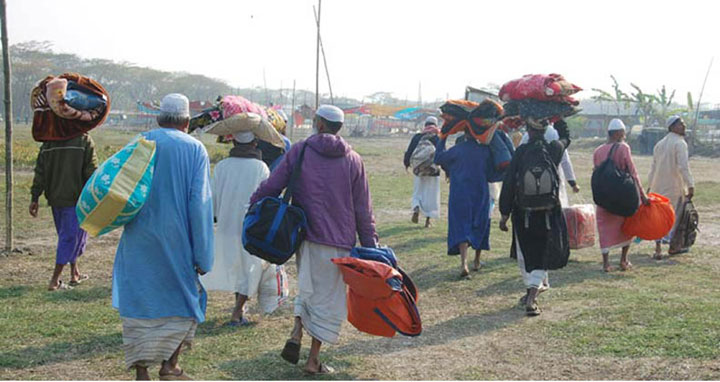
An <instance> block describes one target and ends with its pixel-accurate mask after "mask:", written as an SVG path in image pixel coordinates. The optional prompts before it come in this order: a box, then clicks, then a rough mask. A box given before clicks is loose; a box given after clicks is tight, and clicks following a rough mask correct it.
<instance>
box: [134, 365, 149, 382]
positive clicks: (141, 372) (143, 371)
mask: <svg viewBox="0 0 720 382" xmlns="http://www.w3.org/2000/svg"><path fill="white" fill-rule="evenodd" d="M135 380H136V381H150V380H152V378H150V373H148V369H147V367H140V366H135Z"/></svg>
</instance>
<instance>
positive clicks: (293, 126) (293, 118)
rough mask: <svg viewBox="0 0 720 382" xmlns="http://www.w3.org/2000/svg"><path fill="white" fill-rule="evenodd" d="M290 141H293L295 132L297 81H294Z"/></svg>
mask: <svg viewBox="0 0 720 382" xmlns="http://www.w3.org/2000/svg"><path fill="white" fill-rule="evenodd" d="M289 119H290V140H292V139H293V131H295V80H293V95H292V107H291V108H290V118H289Z"/></svg>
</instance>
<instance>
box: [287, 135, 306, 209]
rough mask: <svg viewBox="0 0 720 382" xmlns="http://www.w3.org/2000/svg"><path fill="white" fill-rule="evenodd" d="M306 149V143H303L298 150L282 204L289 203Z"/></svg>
mask: <svg viewBox="0 0 720 382" xmlns="http://www.w3.org/2000/svg"><path fill="white" fill-rule="evenodd" d="M306 148H307V142H305V143H303V147H302V149H300V156H299V157H298V160H297V162H295V165H293V170H292V173H291V174H290V181H289V182H288V185H287V188H286V189H285V194H284V195H283V202H284V203H289V202H290V198H292V194H293V191H294V189H295V184H296V183H297V179H298V177H299V176H300V166H301V165H302V161H303V158H305V149H306Z"/></svg>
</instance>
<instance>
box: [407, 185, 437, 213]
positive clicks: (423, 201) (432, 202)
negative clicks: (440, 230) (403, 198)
mask: <svg viewBox="0 0 720 382" xmlns="http://www.w3.org/2000/svg"><path fill="white" fill-rule="evenodd" d="M416 207H417V208H419V209H420V212H421V213H422V214H423V216H425V217H428V218H433V219H437V218H439V217H440V177H439V176H415V182H414V184H413V197H412V208H413V210H414V209H415V208H416Z"/></svg>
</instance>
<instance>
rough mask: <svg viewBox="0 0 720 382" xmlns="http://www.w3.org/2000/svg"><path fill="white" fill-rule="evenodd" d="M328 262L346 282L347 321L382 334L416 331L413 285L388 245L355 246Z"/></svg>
mask: <svg viewBox="0 0 720 382" xmlns="http://www.w3.org/2000/svg"><path fill="white" fill-rule="evenodd" d="M332 262H333V263H335V265H337V266H338V267H339V268H340V271H341V272H342V275H343V280H344V281H345V283H346V284H347V285H348V294H347V306H348V321H349V322H350V323H351V324H352V325H353V326H354V327H355V328H356V329H358V330H359V331H361V332H364V333H368V334H373V335H376V336H383V337H393V336H395V334H396V333H400V334H402V335H406V336H413V337H414V336H418V335H420V333H421V332H422V320H421V318H420V313H419V311H418V309H417V304H416V302H417V298H418V293H417V288H416V287H415V284H414V283H413V281H412V279H411V278H410V276H408V275H407V274H406V273H405V272H404V271H403V270H402V269H401V268H400V267H398V266H397V259H396V258H395V253H394V252H393V251H392V249H390V248H388V247H381V248H363V247H356V248H353V250H352V251H351V253H350V257H343V258H336V259H332Z"/></svg>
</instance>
